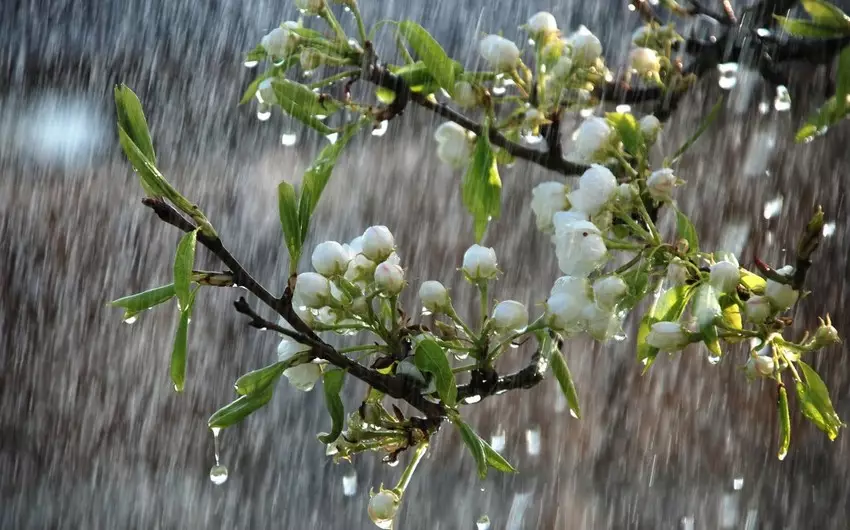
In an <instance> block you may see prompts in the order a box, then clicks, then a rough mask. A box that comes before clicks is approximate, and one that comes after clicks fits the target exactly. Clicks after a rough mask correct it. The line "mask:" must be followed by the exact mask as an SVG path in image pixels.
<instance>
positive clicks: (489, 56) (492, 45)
mask: <svg viewBox="0 0 850 530" xmlns="http://www.w3.org/2000/svg"><path fill="white" fill-rule="evenodd" d="M478 52H479V53H480V54H481V57H483V58H484V60H485V61H487V62H488V63H489V64H490V67H491V68H493V70H496V71H499V72H506V71H508V72H509V71H511V70H513V69H514V68H516V66H517V63H518V62H519V48H517V45H516V44H514V43H513V42H511V41H509V40H508V39H506V38H504V37H500V36H498V35H487V36H486V37H484V38H483V39H481V42H479V43H478Z"/></svg>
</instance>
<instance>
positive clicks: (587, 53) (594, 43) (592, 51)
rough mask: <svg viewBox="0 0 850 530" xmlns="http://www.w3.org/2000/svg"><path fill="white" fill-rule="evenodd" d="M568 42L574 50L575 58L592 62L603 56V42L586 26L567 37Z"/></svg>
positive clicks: (587, 62) (583, 61)
mask: <svg viewBox="0 0 850 530" xmlns="http://www.w3.org/2000/svg"><path fill="white" fill-rule="evenodd" d="M567 44H568V45H569V46H570V48H571V49H572V51H573V59H574V60H576V61H581V62H582V63H584V64H591V63H593V62H595V61H596V59H599V58H600V57H601V56H602V42H601V41H600V40H599V39H598V38H597V37H596V35H594V34H593V33H591V32H590V30H589V29H587V27H585V26H579V27H578V30H576V31H575V33H573V34H572V35H570V36H569V37H568V38H567Z"/></svg>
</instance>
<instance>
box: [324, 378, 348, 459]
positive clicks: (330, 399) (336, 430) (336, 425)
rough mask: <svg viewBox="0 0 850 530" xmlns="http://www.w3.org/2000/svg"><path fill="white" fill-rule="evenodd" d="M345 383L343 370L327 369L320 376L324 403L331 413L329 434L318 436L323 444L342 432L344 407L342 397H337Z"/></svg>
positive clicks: (331, 441)
mask: <svg viewBox="0 0 850 530" xmlns="http://www.w3.org/2000/svg"><path fill="white" fill-rule="evenodd" d="M344 383H345V370H336V369H335V370H327V371H325V373H324V375H323V376H322V386H323V387H324V389H325V404H326V405H327V407H328V413H330V415H331V421H332V422H333V425H332V427H331V432H330V433H329V434H323V435H321V436H319V440H320V441H321V442H322V443H323V444H329V443H333V442H335V441H336V439H337V438H339V435H340V434H342V427H343V424H344V423H345V408H344V407H343V405H342V398H340V397H339V394H340V392H341V391H342V386H343V384H344Z"/></svg>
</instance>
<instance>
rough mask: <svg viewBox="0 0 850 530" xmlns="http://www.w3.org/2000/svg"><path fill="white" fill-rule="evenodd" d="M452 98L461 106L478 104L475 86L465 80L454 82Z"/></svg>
mask: <svg viewBox="0 0 850 530" xmlns="http://www.w3.org/2000/svg"><path fill="white" fill-rule="evenodd" d="M452 99H453V100H454V102H455V103H457V104H458V105H460V106H461V107H474V106H475V105H477V104H478V94H477V93H476V92H475V88H474V87H473V86H472V85H471V84H470V83H469V82H467V81H458V82H457V83H455V87H454V90H453V91H452ZM450 123H454V122H450Z"/></svg>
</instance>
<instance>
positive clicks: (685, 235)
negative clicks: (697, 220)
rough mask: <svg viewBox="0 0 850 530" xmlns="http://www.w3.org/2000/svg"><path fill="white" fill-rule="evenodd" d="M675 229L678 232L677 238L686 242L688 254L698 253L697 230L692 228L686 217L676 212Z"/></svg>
mask: <svg viewBox="0 0 850 530" xmlns="http://www.w3.org/2000/svg"><path fill="white" fill-rule="evenodd" d="M676 228H677V230H678V232H679V237H680V238H682V239H684V240H685V241H687V242H688V247H689V250H688V252H689V253H691V254H694V253H696V252H699V236H698V235H697V229H696V228H694V225H693V223H691V220H690V219H688V216H687V215H685V214H683V213H682V212H680V211H679V210H676Z"/></svg>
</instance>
